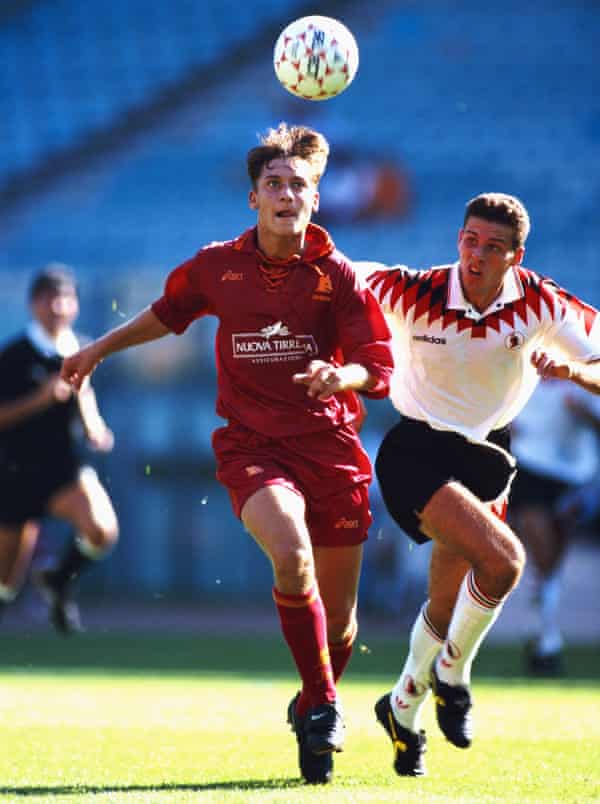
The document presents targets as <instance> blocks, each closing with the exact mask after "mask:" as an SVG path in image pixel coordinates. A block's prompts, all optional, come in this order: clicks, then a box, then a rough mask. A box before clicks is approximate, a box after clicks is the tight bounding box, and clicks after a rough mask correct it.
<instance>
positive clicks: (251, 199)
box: [248, 190, 258, 209]
mask: <svg viewBox="0 0 600 804" xmlns="http://www.w3.org/2000/svg"><path fill="white" fill-rule="evenodd" d="M248 205H249V207H250V209H258V201H257V199H256V190H250V192H249V193H248Z"/></svg>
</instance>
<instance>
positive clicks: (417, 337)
mask: <svg viewBox="0 0 600 804" xmlns="http://www.w3.org/2000/svg"><path fill="white" fill-rule="evenodd" d="M413 341H422V342H423V343H436V344H441V345H444V344H445V343H446V339H445V338H438V337H436V336H435V335H413Z"/></svg>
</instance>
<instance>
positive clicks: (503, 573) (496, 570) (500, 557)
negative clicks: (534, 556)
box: [488, 535, 525, 594]
mask: <svg viewBox="0 0 600 804" xmlns="http://www.w3.org/2000/svg"><path fill="white" fill-rule="evenodd" d="M524 568H525V550H524V549H523V545H522V544H521V542H520V541H519V540H518V539H517V538H516V536H514V535H513V537H512V538H511V539H510V540H503V542H502V544H501V545H499V546H498V549H497V550H496V551H495V553H493V554H492V555H491V556H490V561H489V567H488V569H489V572H490V574H491V575H493V576H494V577H495V579H496V583H497V584H498V585H499V586H500V587H501V588H502V589H503V590H504V593H505V594H508V592H510V591H511V590H512V589H514V587H515V586H516V585H517V584H518V583H519V580H520V578H521V575H522V574H523V570H524Z"/></svg>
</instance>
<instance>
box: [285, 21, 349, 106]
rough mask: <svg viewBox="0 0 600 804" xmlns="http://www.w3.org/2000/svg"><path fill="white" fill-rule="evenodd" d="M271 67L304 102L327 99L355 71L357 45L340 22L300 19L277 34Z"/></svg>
mask: <svg viewBox="0 0 600 804" xmlns="http://www.w3.org/2000/svg"><path fill="white" fill-rule="evenodd" d="M273 64H274V66H275V75H276V76H277V78H278V79H279V81H280V82H281V84H282V85H283V86H284V87H285V88H286V89H287V90H288V92H291V93H292V94H293V95H297V96H298V97H299V98H304V99H305V100H315V101H319V100H327V99H328V98H333V97H335V96H336V95H339V94H340V92H343V91H344V90H345V89H346V88H347V87H348V86H349V85H350V84H351V82H352V79H353V78H354V76H355V75H356V71H357V69H358V46H357V44H356V40H355V39H354V36H353V35H352V34H351V33H350V31H349V30H348V28H346V26H345V25H343V24H342V23H341V22H339V20H335V19H333V18H332V17H320V16H310V17H302V18H301V19H298V20H294V22H291V23H290V24H289V25H288V26H287V27H286V28H284V30H283V31H282V32H281V34H280V35H279V38H278V39H277V42H276V43H275V51H274V53H273Z"/></svg>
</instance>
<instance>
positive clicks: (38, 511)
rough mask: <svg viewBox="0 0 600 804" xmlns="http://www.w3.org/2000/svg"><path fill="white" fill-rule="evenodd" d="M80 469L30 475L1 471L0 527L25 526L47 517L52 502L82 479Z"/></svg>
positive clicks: (68, 467) (71, 467)
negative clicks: (31, 520) (59, 492)
mask: <svg viewBox="0 0 600 804" xmlns="http://www.w3.org/2000/svg"><path fill="white" fill-rule="evenodd" d="M80 470H81V467H80V466H78V465H72V464H69V465H66V464H65V465H60V466H56V465H55V466H53V467H51V468H50V467H46V468H42V467H40V468H39V469H36V470H29V471H14V472H11V471H10V470H9V469H4V468H3V469H2V471H0V524H1V525H9V526H15V525H23V524H24V523H25V522H27V520H30V519H41V518H42V517H44V516H46V515H47V507H48V502H49V501H50V498H51V497H52V496H53V495H54V494H56V492H57V491H60V489H62V488H66V487H67V486H70V485H71V483H74V482H75V481H76V480H77V478H78V477H79V473H80Z"/></svg>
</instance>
